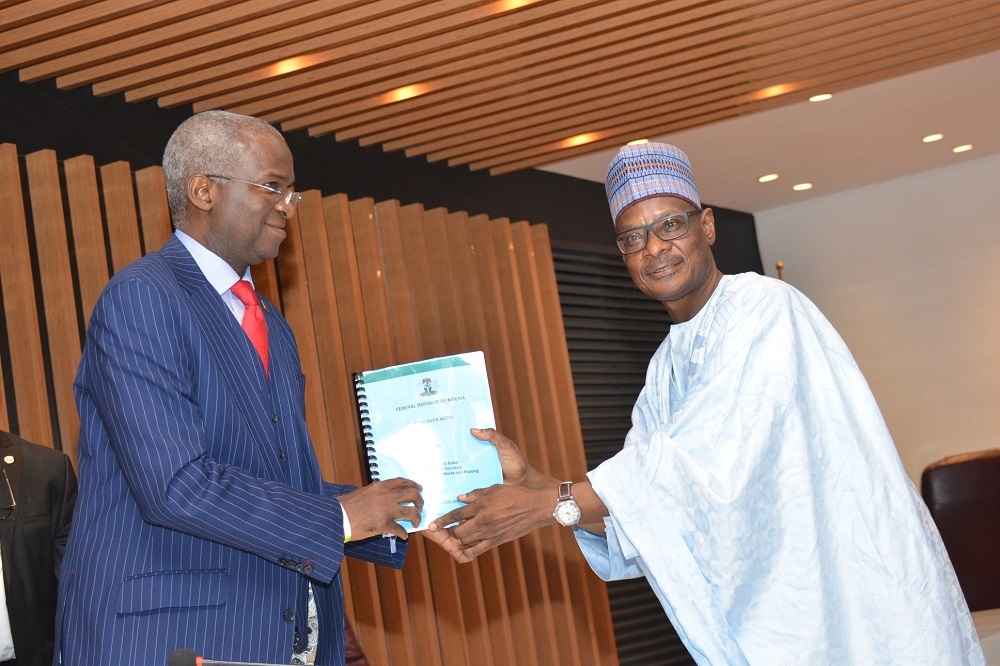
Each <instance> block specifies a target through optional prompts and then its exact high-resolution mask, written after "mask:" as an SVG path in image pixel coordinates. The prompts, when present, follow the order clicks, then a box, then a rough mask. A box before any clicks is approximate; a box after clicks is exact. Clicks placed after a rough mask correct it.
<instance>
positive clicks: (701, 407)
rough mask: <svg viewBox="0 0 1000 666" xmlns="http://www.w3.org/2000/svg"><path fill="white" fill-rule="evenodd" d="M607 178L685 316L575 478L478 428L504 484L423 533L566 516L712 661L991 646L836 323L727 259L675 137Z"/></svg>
mask: <svg viewBox="0 0 1000 666" xmlns="http://www.w3.org/2000/svg"><path fill="white" fill-rule="evenodd" d="M606 185H607V194H608V201H609V203H610V207H611V214H612V218H613V220H614V225H615V232H616V233H617V234H618V236H617V244H618V248H619V249H620V250H621V252H622V255H623V260H624V261H625V265H626V266H627V267H628V271H629V274H630V275H631V277H632V280H633V281H634V282H635V284H636V286H637V287H639V289H640V290H641V291H642V292H643V293H645V294H646V295H648V296H650V297H651V298H655V299H656V300H658V301H660V302H661V303H663V305H664V307H665V308H666V309H667V313H668V314H669V315H670V321H671V322H672V326H671V328H670V332H669V334H668V335H667V337H666V339H665V340H664V341H663V343H662V344H661V345H660V348H659V349H658V350H657V351H656V353H655V354H654V356H653V358H652V360H651V361H650V364H649V368H648V370H647V373H646V384H645V386H644V387H643V389H642V392H641V393H640V394H639V398H638V400H637V402H636V405H635V408H634V409H633V411H632V428H631V430H630V431H629V433H628V435H627V436H626V438H625V443H624V447H623V448H622V450H621V451H620V452H619V453H617V454H616V455H615V456H613V457H612V458H611V459H609V460H607V461H606V462H604V463H603V464H601V465H600V466H598V467H597V468H596V469H594V470H593V471H591V472H590V473H589V474H588V475H587V477H588V478H587V479H586V480H578V482H577V483H573V484H572V485H569V484H568V483H561V480H560V479H555V478H551V477H548V476H546V475H544V474H542V473H540V472H538V471H537V470H535V469H533V468H532V467H531V466H530V465H529V464H528V463H527V462H526V460H525V458H524V457H523V456H522V454H521V453H520V451H519V450H518V448H517V446H516V445H515V444H514V443H513V442H512V441H510V440H509V439H508V438H506V437H504V436H503V435H502V434H500V433H498V432H496V431H492V430H484V431H473V432H474V434H476V436H477V437H479V438H480V439H488V440H489V441H491V442H492V443H493V444H494V445H496V447H497V448H498V450H499V452H500V456H501V460H502V464H503V468H504V484H503V485H498V486H493V487H491V488H486V489H481V490H477V491H474V492H473V493H470V494H469V495H466V496H462V497H461V498H460V499H462V500H463V501H466V502H469V504H468V505H466V506H463V507H460V508H458V509H455V510H453V511H451V512H449V513H448V514H446V515H444V516H442V517H440V518H438V519H437V520H435V521H433V523H432V524H431V525H430V531H429V533H428V536H430V537H431V538H433V539H434V540H436V541H438V542H439V543H441V544H442V545H443V546H444V547H445V548H446V550H448V551H449V552H451V554H452V555H453V556H454V557H455V558H456V559H457V560H458V561H460V562H462V561H468V560H471V559H473V558H475V557H476V556H477V555H479V554H481V553H483V552H484V551H486V550H487V549H489V548H493V547H494V546H496V545H498V544H501V543H504V542H506V541H510V540H511V539H515V538H517V537H519V536H521V535H523V534H525V533H527V532H530V531H532V530H535V529H538V528H539V527H543V526H545V525H550V524H554V523H557V522H560V523H562V524H564V525H573V526H574V530H575V534H576V538H577V541H578V543H579V545H580V548H581V549H582V551H583V553H584V555H585V556H586V558H587V560H588V562H589V563H590V566H591V567H592V568H593V569H594V571H595V572H596V573H597V574H598V575H599V576H600V577H601V578H603V579H604V580H614V579H620V578H630V577H636V576H645V577H646V578H647V580H648V581H649V583H650V584H651V585H652V588H653V590H655V592H656V595H657V597H658V598H659V600H660V602H661V603H662V604H663V608H664V610H665V611H666V613H667V616H668V617H669V619H670V622H671V623H672V624H673V626H674V627H675V628H676V630H677V633H678V634H679V635H680V637H681V639H682V640H683V641H684V644H685V645H686V646H687V648H688V650H689V651H690V653H691V655H692V656H693V657H694V659H695V661H696V662H698V663H699V664H715V665H720V666H721V665H726V666H737V665H739V664H754V665H762V666H771V665H772V664H796V665H797V664H810V665H813V664H830V665H837V666H840V665H842V664H865V665H866V666H871V665H872V664H933V665H936V666H940V665H943V664H949V665H955V664H983V663H984V658H983V653H982V650H981V648H980V645H979V641H978V638H977V636H976V632H975V629H974V628H973V624H972V619H971V616H970V615H969V610H968V607H967V605H966V603H965V598H964V597H963V595H962V592H961V590H960V588H959V585H958V582H957V579H956V577H955V573H954V570H953V569H952V566H951V563H950V561H949V559H948V555H947V554H946V552H945V549H944V546H943V545H942V542H941V539H940V537H939V535H938V532H937V529H936V528H935V526H934V524H933V523H932V521H931V518H930V516H929V514H928V512H927V510H926V508H925V506H924V505H923V502H922V501H921V498H920V496H919V494H918V493H917V491H916V489H915V488H914V486H913V484H912V483H911V482H910V480H909V478H908V477H907V476H906V474H905V472H904V471H903V467H902V464H901V462H900V460H899V457H898V455H897V453H896V449H895V447H894V445H893V442H892V439H891V438H890V436H889V432H888V430H887V429H886V426H885V423H884V422H883V420H882V416H881V415H880V413H879V410H878V406H877V405H876V404H875V399H874V397H873V396H872V394H871V391H870V390H869V388H868V385H867V383H866V382H865V379H864V377H863V376H862V375H861V372H860V371H859V369H858V367H857V365H856V364H855V362H854V359H853V358H852V357H851V353H850V352H849V351H848V349H847V347H846V346H845V345H844V343H843V341H842V340H841V339H840V337H839V336H838V335H837V333H836V331H834V329H833V327H832V326H831V325H830V323H829V322H828V321H827V320H826V319H825V318H824V317H823V315H822V314H820V312H819V311H818V310H817V309H816V307H815V306H814V305H813V304H812V303H811V302H810V301H809V300H808V299H807V298H806V297H805V296H803V295H802V294H801V293H799V292H798V291H796V290H795V289H794V288H792V287H790V286H789V285H787V284H785V283H783V282H781V281H778V280H774V279H770V278H767V277H761V276H759V275H756V274H752V273H745V274H741V275H723V274H722V273H721V272H720V271H719V269H718V268H717V267H716V265H715V261H714V259H713V256H712V245H713V244H714V242H715V234H716V229H715V221H714V218H713V213H712V209H711V208H702V206H701V202H700V200H699V197H698V192H697V189H696V187H695V181H694V176H693V174H692V171H691V167H690V164H689V162H688V159H687V157H686V156H685V155H684V154H683V153H682V152H681V151H680V150H678V149H677V148H675V147H673V146H669V145H665V144H656V143H649V144H645V145H636V146H627V147H625V148H622V149H621V151H620V152H619V153H618V155H617V156H616V157H615V158H614V160H613V161H612V163H611V165H610V168H609V170H608V176H607V184H606ZM621 344H623V345H627V344H628V340H627V339H625V340H623V341H622V342H621ZM452 521H459V523H460V524H459V525H457V526H454V527H452V528H450V529H445V528H444V527H443V526H445V525H449V524H451V523H452ZM577 521H578V522H577Z"/></svg>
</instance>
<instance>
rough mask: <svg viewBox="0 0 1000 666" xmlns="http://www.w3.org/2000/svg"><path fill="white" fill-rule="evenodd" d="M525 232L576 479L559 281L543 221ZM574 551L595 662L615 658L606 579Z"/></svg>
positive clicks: (576, 428) (582, 459)
mask: <svg viewBox="0 0 1000 666" xmlns="http://www.w3.org/2000/svg"><path fill="white" fill-rule="evenodd" d="M530 233H531V242H532V244H533V245H534V249H535V251H534V263H535V271H536V273H537V276H538V289H539V298H540V308H541V310H542V311H543V312H544V313H545V325H544V327H543V328H544V332H545V334H546V335H547V336H548V349H549V352H550V354H551V357H552V365H551V373H552V376H553V381H555V383H556V386H557V388H556V390H555V396H556V397H557V398H558V401H559V406H558V407H557V408H556V412H555V413H556V414H557V415H558V416H559V417H560V418H561V420H562V423H563V434H564V437H565V438H566V444H565V446H564V447H563V450H564V451H565V454H566V458H567V460H566V465H567V475H568V476H567V478H572V479H576V480H580V479H583V478H584V476H585V474H586V472H587V461H586V456H585V455H584V446H583V432H582V430H581V425H580V417H579V408H578V406H577V400H576V391H575V388H574V384H573V372H572V369H571V366H570V359H569V346H568V344H567V341H566V328H565V325H564V323H563V317H562V308H561V304H560V302H559V285H558V283H557V281H556V271H555V263H554V261H553V258H552V245H551V243H550V241H549V234H548V230H547V228H546V227H545V225H540V224H539V225H533V226H532V227H531V230H530ZM577 554H578V557H577V558H575V559H574V560H571V571H573V572H576V573H577V575H578V576H580V577H582V579H583V583H584V585H586V587H587V591H588V597H589V601H590V603H589V607H588V609H587V614H586V621H587V625H586V626H587V627H588V628H589V631H590V633H591V643H592V648H593V649H594V650H595V653H594V654H595V655H596V660H597V663H599V664H610V663H617V662H618V648H617V645H616V642H615V631H614V625H613V623H612V618H611V612H610V604H609V601H608V587H607V584H606V583H605V582H604V581H602V580H601V579H600V578H598V577H597V575H596V574H594V573H593V572H592V571H591V570H590V566H589V565H588V564H587V563H586V560H585V559H584V558H583V554H582V553H577ZM583 619H584V618H581V617H580V614H579V613H577V622H578V626H583V625H580V623H581V621H582V620H583Z"/></svg>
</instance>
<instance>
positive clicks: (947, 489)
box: [920, 449, 1000, 611]
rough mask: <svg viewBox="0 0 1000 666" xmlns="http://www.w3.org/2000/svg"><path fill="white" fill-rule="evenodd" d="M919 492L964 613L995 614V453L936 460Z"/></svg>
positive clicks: (998, 585)
mask: <svg viewBox="0 0 1000 666" xmlns="http://www.w3.org/2000/svg"><path fill="white" fill-rule="evenodd" d="M920 488H921V493H922V494H923V497H924V501H925V502H926V503H927V507H928V508H929V509H930V512H931V516H933V517H934V522H935V523H936V524H937V527H938V530H939V531H940V532H941V538H942V539H943V540H944V545H945V547H946V548H947V549H948V555H949V556H950V557H951V562H952V564H953V565H954V566H955V573H956V574H957V575H958V582H959V583H960V584H961V586H962V591H963V592H964V593H965V598H966V600H967V601H968V602H969V609H970V610H972V611H977V610H985V609H988V608H1000V449H992V450H989V451H979V452H976V453H967V454H962V455H957V456H950V457H948V458H944V459H943V460H939V461H937V462H936V463H933V464H931V465H929V466H928V467H927V469H925V470H924V473H923V476H922V477H921V482H920Z"/></svg>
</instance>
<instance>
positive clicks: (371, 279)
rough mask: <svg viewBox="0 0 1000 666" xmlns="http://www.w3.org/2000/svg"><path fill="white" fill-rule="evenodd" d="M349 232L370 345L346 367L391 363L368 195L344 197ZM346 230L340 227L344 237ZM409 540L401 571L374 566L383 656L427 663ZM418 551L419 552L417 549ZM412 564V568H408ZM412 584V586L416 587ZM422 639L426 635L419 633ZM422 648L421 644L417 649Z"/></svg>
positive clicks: (432, 654)
mask: <svg viewBox="0 0 1000 666" xmlns="http://www.w3.org/2000/svg"><path fill="white" fill-rule="evenodd" d="M350 211H351V215H350V223H351V231H350V235H351V236H353V238H354V250H355V256H356V257H357V263H358V278H359V283H360V288H361V294H362V304H363V306H364V318H365V322H366V327H365V332H366V333H367V339H368V345H369V348H370V351H371V356H370V358H368V359H366V361H367V363H366V364H365V365H364V366H363V367H358V368H352V370H351V371H352V372H357V371H359V370H367V369H370V368H374V367H381V366H383V365H391V364H392V363H394V362H395V358H396V349H395V343H394V340H393V335H392V326H391V324H390V316H389V297H388V290H387V289H386V274H385V267H384V265H383V260H382V246H381V241H380V239H379V229H378V222H379V220H378V216H377V214H376V209H375V204H374V203H373V202H372V201H371V200H370V199H362V200H360V201H352V202H351V203H350ZM346 235H347V232H345V238H346ZM417 543H418V542H417V541H414V542H412V543H411V544H410V548H411V550H410V551H409V554H408V555H407V563H406V566H405V567H404V570H405V571H406V573H405V574H404V573H402V572H398V571H389V570H386V569H382V568H376V570H375V571H376V576H377V579H378V586H379V592H380V596H381V601H382V610H383V617H382V621H384V624H385V635H386V638H387V642H388V649H389V659H390V662H389V663H392V664H405V665H407V666H409V665H410V664H423V663H424V660H428V662H430V663H434V664H440V663H441V659H440V653H439V650H438V648H437V646H436V645H432V646H428V645H427V643H426V642H424V643H420V642H418V641H419V640H420V639H418V638H417V636H416V634H418V633H420V632H421V631H424V632H426V629H427V627H426V624H425V623H421V622H413V623H411V621H410V619H411V617H412V616H413V615H417V614H420V613H427V612H428V609H429V608H431V604H430V603H429V601H428V597H429V593H428V592H427V591H426V589H427V588H429V583H426V587H425V591H424V592H423V594H422V595H419V596H421V597H422V599H423V600H424V601H423V602H422V603H421V604H420V605H417V606H414V607H413V609H412V610H411V609H410V608H409V604H410V601H411V599H410V598H409V596H408V589H407V580H406V579H407V577H410V578H413V577H416V578H417V580H418V583H419V582H421V580H420V579H421V577H424V578H425V577H426V569H425V568H424V567H423V561H422V558H419V556H418V558H417V559H419V560H420V561H419V562H418V563H417V564H416V565H414V563H413V562H412V561H411V558H412V556H413V554H414V552H416V550H417V549H416V548H414V546H415V545H416V544H417ZM418 555H419V554H418ZM414 566H416V567H417V569H418V570H417V571H416V572H413V570H412V568H413V567H414ZM420 587H422V586H420V585H418V592H419V591H420V589H419V588H420ZM355 608H356V611H357V612H358V615H359V618H358V620H359V623H361V629H362V630H363V631H368V632H369V633H370V631H371V627H372V625H371V624H370V622H371V620H370V619H369V618H366V617H364V616H363V615H362V613H363V612H364V611H368V610H369V609H368V608H362V607H360V606H359V604H358V598H357V597H356V598H355ZM422 638H423V639H426V636H424V637H422ZM421 648H423V649H421Z"/></svg>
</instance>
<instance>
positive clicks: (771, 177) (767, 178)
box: [757, 173, 778, 183]
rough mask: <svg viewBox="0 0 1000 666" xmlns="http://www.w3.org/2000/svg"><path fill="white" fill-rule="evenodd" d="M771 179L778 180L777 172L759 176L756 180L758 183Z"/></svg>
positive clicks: (768, 181) (767, 181)
mask: <svg viewBox="0 0 1000 666" xmlns="http://www.w3.org/2000/svg"><path fill="white" fill-rule="evenodd" d="M772 180H778V174H776V173H769V174H767V175H766V176H761V177H760V178H758V179H757V182H759V183H770V182H771V181H772Z"/></svg>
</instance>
